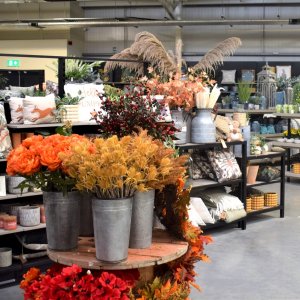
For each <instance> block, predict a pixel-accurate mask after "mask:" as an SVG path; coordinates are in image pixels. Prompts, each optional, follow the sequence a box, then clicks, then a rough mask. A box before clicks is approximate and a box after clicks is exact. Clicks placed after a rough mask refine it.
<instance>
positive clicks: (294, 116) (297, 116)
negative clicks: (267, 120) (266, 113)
mask: <svg viewBox="0 0 300 300" xmlns="http://www.w3.org/2000/svg"><path fill="white" fill-rule="evenodd" d="M275 116H276V117H280V118H282V119H300V114H299V113H297V114H287V113H286V114H285V113H275Z"/></svg>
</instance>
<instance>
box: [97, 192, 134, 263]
mask: <svg viewBox="0 0 300 300" xmlns="http://www.w3.org/2000/svg"><path fill="white" fill-rule="evenodd" d="M132 202H133V198H132V197H131V198H120V199H98V198H93V199H92V207H93V219H94V236H95V247H96V257H97V259H98V260H100V261H102V262H105V263H119V262H121V261H124V260H126V259H127V256H128V246H129V235H130V223H131V212H132Z"/></svg>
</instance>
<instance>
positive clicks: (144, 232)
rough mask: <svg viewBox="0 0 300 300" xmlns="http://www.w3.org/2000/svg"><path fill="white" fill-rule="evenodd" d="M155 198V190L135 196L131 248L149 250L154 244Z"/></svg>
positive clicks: (137, 193)
mask: <svg viewBox="0 0 300 300" xmlns="http://www.w3.org/2000/svg"><path fill="white" fill-rule="evenodd" d="M154 196H155V190H150V191H147V192H135V194H134V197H133V205H132V218H131V228H130V242H129V248H136V249H142V248H148V247H150V246H151V244H152V227H153V210H154Z"/></svg>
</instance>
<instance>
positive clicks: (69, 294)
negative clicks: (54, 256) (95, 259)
mask: <svg viewBox="0 0 300 300" xmlns="http://www.w3.org/2000/svg"><path fill="white" fill-rule="evenodd" d="M23 277H24V279H23V280H22V281H21V284H20V287H21V288H22V289H23V290H24V299H25V300H49V299H52V300H56V299H57V300H58V299H64V300H68V299H69V300H74V299H80V300H90V299H93V300H110V299H120V300H129V299H132V298H131V295H132V293H131V288H132V287H133V286H134V285H135V282H136V280H137V279H138V278H139V273H138V271H137V270H131V271H126V274H125V273H124V272H120V271H119V272H116V273H115V274H114V273H113V272H109V273H108V272H99V271H95V272H91V271H89V270H88V271H84V270H82V268H80V267H79V266H77V265H72V266H71V267H63V266H62V265H54V266H53V267H51V268H50V269H49V270H48V271H47V272H46V273H45V274H41V272H40V270H39V269H37V268H31V269H30V270H29V271H28V272H27V273H26V274H25V275H23Z"/></svg>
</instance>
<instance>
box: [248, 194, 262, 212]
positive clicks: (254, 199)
mask: <svg viewBox="0 0 300 300" xmlns="http://www.w3.org/2000/svg"><path fill="white" fill-rule="evenodd" d="M264 204H265V199H264V195H260V194H258V195H251V209H252V210H260V209H263V208H264Z"/></svg>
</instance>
